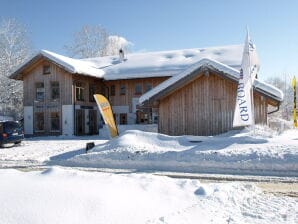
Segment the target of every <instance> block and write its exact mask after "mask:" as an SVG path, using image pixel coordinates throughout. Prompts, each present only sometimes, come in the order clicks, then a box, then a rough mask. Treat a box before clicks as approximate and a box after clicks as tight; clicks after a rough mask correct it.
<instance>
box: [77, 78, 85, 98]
mask: <svg viewBox="0 0 298 224" xmlns="http://www.w3.org/2000/svg"><path fill="white" fill-rule="evenodd" d="M76 100H77V101H84V84H83V83H81V82H77V83H76Z"/></svg>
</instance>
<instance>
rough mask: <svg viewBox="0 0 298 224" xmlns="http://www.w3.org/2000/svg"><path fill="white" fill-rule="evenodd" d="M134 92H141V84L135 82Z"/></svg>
mask: <svg viewBox="0 0 298 224" xmlns="http://www.w3.org/2000/svg"><path fill="white" fill-rule="evenodd" d="M135 94H142V85H141V84H136V86H135Z"/></svg>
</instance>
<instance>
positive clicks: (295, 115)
mask: <svg viewBox="0 0 298 224" xmlns="http://www.w3.org/2000/svg"><path fill="white" fill-rule="evenodd" d="M292 87H293V92H294V108H293V120H294V127H295V128H297V114H296V77H295V76H294V78H293V79H292Z"/></svg>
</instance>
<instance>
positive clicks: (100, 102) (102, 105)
mask: <svg viewBox="0 0 298 224" xmlns="http://www.w3.org/2000/svg"><path fill="white" fill-rule="evenodd" d="M93 97H94V99H95V101H96V103H97V106H98V108H99V110H100V113H101V115H102V117H103V119H104V121H105V124H106V125H108V127H109V130H110V134H111V137H112V138H114V137H116V136H118V135H119V133H118V129H117V126H116V123H115V120H114V116H113V112H112V108H111V105H110V103H109V101H108V99H107V98H105V97H104V96H103V95H101V94H95V95H93Z"/></svg>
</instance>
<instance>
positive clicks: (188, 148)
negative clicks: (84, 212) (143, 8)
mask: <svg viewBox="0 0 298 224" xmlns="http://www.w3.org/2000/svg"><path fill="white" fill-rule="evenodd" d="M61 162H62V163H60V164H61V165H70V166H85V167H86V166H87V167H105V168H107V167H108V168H126V169H137V170H141V171H144V170H161V171H176V172H207V173H226V174H253V175H280V176H296V177H297V176H298V131H297V130H289V131H286V132H284V133H283V134H282V135H276V134H275V133H273V132H272V131H271V130H268V129H264V128H263V127H257V128H256V130H255V131H252V130H248V129H245V130H243V131H231V132H228V133H225V134H223V135H219V136H213V137H203V136H180V137H171V136H167V135H162V134H157V133H149V132H142V131H137V130H129V131H126V132H124V133H123V134H122V135H120V137H118V138H115V139H113V140H111V141H108V142H106V143H104V144H101V145H99V146H97V147H96V148H95V149H93V150H92V152H90V153H88V154H81V155H76V156H74V157H71V158H68V159H67V160H64V161H61Z"/></svg>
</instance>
